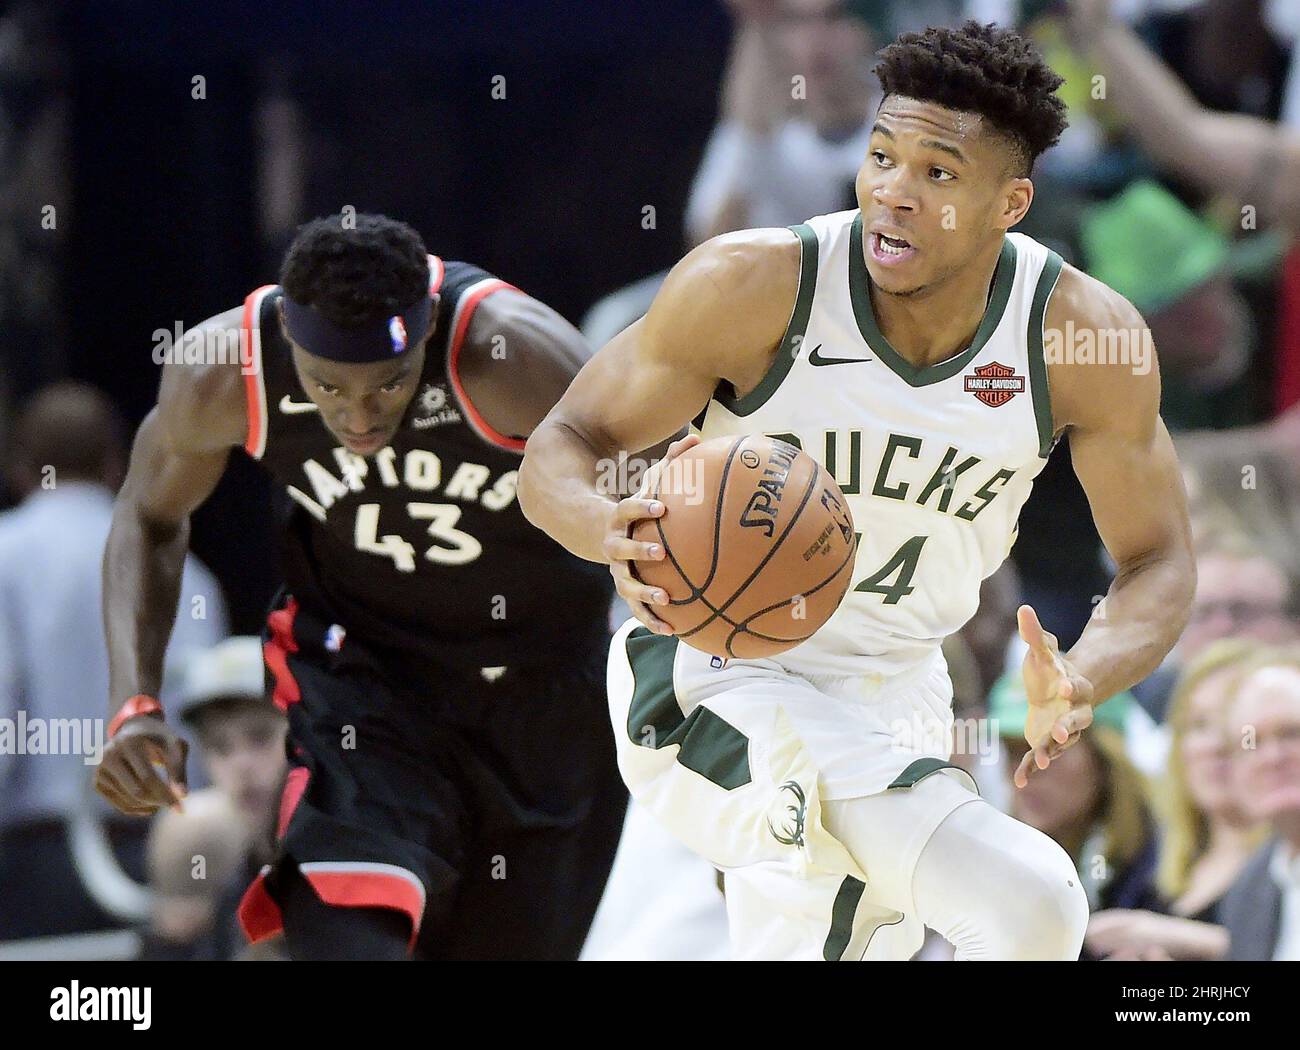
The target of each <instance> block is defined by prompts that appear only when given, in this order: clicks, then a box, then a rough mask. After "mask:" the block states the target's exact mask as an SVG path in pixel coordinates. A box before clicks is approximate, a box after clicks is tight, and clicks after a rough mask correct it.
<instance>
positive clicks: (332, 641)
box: [325, 623, 348, 653]
mask: <svg viewBox="0 0 1300 1050" xmlns="http://www.w3.org/2000/svg"><path fill="white" fill-rule="evenodd" d="M347 633H348V632H347V631H345V630H344V629H343V627H341V626H340V625H339V624H337V623H332V624H330V626H329V630H328V631H326V632H325V648H326V649H328V650H329V651H330V652H332V653H337V652H338V651H339V650H340V649H342V648H343V639H344V638H345V637H346V636H347Z"/></svg>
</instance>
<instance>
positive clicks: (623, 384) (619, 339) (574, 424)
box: [519, 230, 799, 631]
mask: <svg viewBox="0 0 1300 1050" xmlns="http://www.w3.org/2000/svg"><path fill="white" fill-rule="evenodd" d="M798 280H799V241H798V239H797V238H796V237H795V236H794V234H793V233H791V232H790V231H788V230H747V231H744V232H742V233H736V234H728V235H727V236H724V237H719V238H716V239H714V240H712V241H708V242H706V243H705V244H702V245H701V246H700V247H698V248H696V249H695V250H694V251H692V252H691V253H690V254H689V255H687V256H686V257H685V258H684V259H683V260H682V261H681V262H679V263H678V264H677V265H676V266H675V267H674V268H673V270H672V272H671V273H669V275H668V277H667V279H666V280H665V281H664V285H663V287H662V288H661V289H660V291H659V294H658V296H656V298H655V301H654V303H653V304H652V305H651V307H650V310H649V312H648V313H647V314H646V316H645V317H643V318H642V319H641V320H639V321H637V322H636V323H635V324H633V325H632V326H631V327H629V328H627V329H625V330H624V331H623V332H621V333H619V334H618V335H617V336H615V337H614V339H613V340H611V341H610V343H609V344H608V345H607V346H605V347H604V348H603V349H602V350H601V351H600V352H599V353H597V354H596V355H595V356H594V357H593V358H592V359H591V360H590V361H589V362H587V364H586V365H585V366H584V367H583V369H582V371H581V372H579V373H578V376H577V378H576V379H575V380H574V381H573V384H572V385H571V386H570V387H569V388H568V390H567V391H566V392H565V394H564V396H563V397H562V398H561V399H560V401H559V403H558V404H557V405H556V406H555V408H554V409H553V410H552V411H551V412H550V413H549V414H548V415H547V417H546V419H545V420H543V422H542V423H541V425H540V426H538V428H537V429H536V430H535V431H534V432H533V435H532V437H531V438H530V439H529V441H528V446H527V449H526V450H525V454H524V460H523V464H522V467H521V470H520V474H519V500H520V506H521V507H522V509H523V511H524V513H525V514H526V515H527V516H528V519H529V520H530V521H531V522H532V523H533V524H534V525H537V526H538V527H539V528H541V529H542V530H543V531H545V532H547V533H549V534H550V535H551V536H552V537H553V538H554V539H556V540H557V541H559V542H560V543H561V544H563V545H564V546H565V547H567V548H568V549H569V550H570V551H572V552H573V553H574V554H577V555H578V556H580V557H582V558H586V559H587V560H589V561H599V562H607V563H610V564H611V571H613V573H614V578H615V582H616V585H617V586H618V589H619V593H620V594H622V595H623V597H624V598H626V599H627V600H628V601H629V604H631V605H632V609H633V612H634V613H635V614H636V615H637V616H638V617H640V618H642V620H643V622H645V623H647V625H648V626H652V627H654V629H656V630H661V631H662V630H666V629H667V625H666V624H663V623H662V622H661V621H659V620H658V619H657V618H655V617H653V616H652V615H651V614H650V613H649V611H648V610H647V609H646V608H645V604H646V603H648V602H651V601H654V600H656V599H657V598H666V596H664V595H662V592H656V591H654V589H653V588H649V587H644V586H642V585H641V584H640V583H638V582H637V581H636V580H635V578H633V577H632V576H631V575H630V573H629V571H628V569H627V561H628V560H629V559H652V558H655V557H662V556H663V553H662V551H659V552H657V553H651V552H650V550H649V548H650V546H651V545H649V544H645V543H638V542H635V541H633V540H631V539H628V538H627V531H628V528H629V526H630V525H631V524H632V523H633V522H635V521H636V520H638V519H640V518H647V517H656V516H658V515H659V514H661V513H662V505H658V508H657V509H653V508H652V507H651V502H652V501H649V500H638V499H626V500H623V501H621V502H620V501H618V500H617V494H616V493H611V492H606V491H602V488H601V486H600V485H599V484H598V479H599V477H600V476H601V475H602V474H603V475H604V476H608V474H609V473H611V472H609V471H604V472H602V471H600V465H601V464H602V462H603V463H604V464H606V465H609V464H614V463H616V462H617V460H618V456H619V454H620V452H621V453H624V454H632V453H634V452H635V451H636V450H638V449H644V448H648V447H650V446H652V445H655V444H656V443H658V442H661V441H663V440H664V439H665V438H667V437H669V436H671V435H672V434H675V433H677V432H678V431H680V430H681V429H682V428H683V427H685V426H686V425H687V424H688V423H689V422H690V421H691V420H692V419H693V418H694V417H695V416H696V415H697V414H698V413H699V411H700V409H701V408H703V407H704V405H705V404H706V403H707V402H708V400H709V397H710V396H711V395H712V393H713V391H714V389H715V387H716V386H717V384H718V382H719V380H722V379H725V380H727V381H729V382H730V383H731V384H732V385H733V386H734V387H736V389H737V391H738V392H741V393H744V392H747V391H748V390H751V389H752V388H753V387H754V386H756V385H757V384H758V381H759V379H761V377H762V375H763V373H764V372H765V371H766V370H767V367H768V365H769V364H770V362H771V359H772V355H773V353H774V352H775V348H776V346H777V344H778V343H779V342H780V339H781V336H782V334H783V333H784V331H785V327H786V324H787V323H788V321H789V319H790V313H791V311H792V309H793V306H794V301H795V295H796V292H797V289H798ZM693 440H694V439H693V438H688V439H686V440H685V441H684V442H678V443H676V445H675V447H674V450H675V451H680V450H681V449H682V448H684V447H688V444H689V443H690V442H692V441H693ZM655 625H658V626H655Z"/></svg>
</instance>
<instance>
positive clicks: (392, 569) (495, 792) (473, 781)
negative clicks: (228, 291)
mask: <svg viewBox="0 0 1300 1050" xmlns="http://www.w3.org/2000/svg"><path fill="white" fill-rule="evenodd" d="M241 336H242V337H243V340H244V341H243V342H242V343H241V342H240V338H241ZM214 337H215V338H214ZM186 338H187V340H190V341H192V342H193V345H195V346H206V347H213V348H216V349H220V348H222V347H223V346H224V347H234V346H239V347H240V348H241V349H242V350H244V351H247V354H246V357H245V362H244V364H242V365H241V362H240V360H239V359H238V355H236V354H233V353H232V354H230V355H229V357H230V360H229V361H228V362H227V363H220V362H217V363H208V364H204V365H201V366H200V365H185V364H172V363H168V364H167V365H166V367H165V369H164V373H163V379H162V387H161V391H160V394H159V398H158V405H157V407H156V408H155V409H154V410H153V411H152V412H151V413H150V414H149V416H148V417H147V418H146V420H145V421H144V423H143V424H142V425H141V428H140V431H139V433H138V434H137V436H136V440H135V447H134V450H133V453H132V457H131V466H130V472H129V474H128V477H127V480H126V484H125V486H124V487H123V489H122V492H121V496H120V498H119V500H118V503H117V508H116V513H115V517H114V521H113V528H112V533H111V535H110V537H109V540H108V545H107V549H106V553H105V559H104V582H105V602H104V614H105V616H104V618H105V625H106V630H107V633H108V642H109V649H110V654H111V680H112V700H111V703H112V709H113V715H114V717H113V721H112V729H113V730H114V735H113V739H112V742H111V744H110V745H109V746H108V748H107V750H106V753H105V757H104V761H103V764H102V765H101V766H100V768H99V771H98V775H97V785H98V788H99V790H100V791H101V792H102V793H103V794H104V795H105V796H106V797H108V798H109V799H110V800H111V801H112V802H114V803H115V804H117V805H118V806H119V807H120V808H121V809H123V810H124V811H125V812H128V813H148V812H151V811H153V810H154V809H156V808H157V807H158V806H160V805H167V804H171V803H174V802H175V800H176V799H178V798H179V797H180V796H181V795H183V793H184V757H185V756H184V749H183V747H182V745H181V744H180V743H179V741H178V740H177V738H176V737H175V736H174V735H173V733H172V731H171V729H170V728H169V727H168V726H167V724H166V723H165V722H164V721H163V715H162V711H161V710H160V708H159V705H158V702H157V700H156V699H155V697H156V696H157V694H158V689H159V678H160V674H161V671H162V666H161V656H162V652H163V646H164V643H165V641H166V639H167V636H168V633H169V632H170V630H171V625H172V620H173V617H174V615H175V612H176V603H177V595H178V590H177V588H178V583H179V573H180V566H181V558H182V555H183V554H184V552H185V548H186V544H187V539H188V534H189V527H188V522H189V516H190V514H191V513H192V512H193V511H194V510H195V508H197V507H198V506H199V505H200V504H201V503H202V502H203V501H204V500H205V499H206V498H207V497H208V495H209V494H210V493H211V492H212V490H213V488H214V486H215V485H216V484H217V481H218V479H219V478H220V477H221V474H222V471H223V470H224V469H225V466H226V461H227V459H228V457H229V455H230V451H231V449H232V448H242V449H243V451H244V452H245V453H246V454H247V455H249V456H251V457H253V458H254V459H256V460H258V461H260V462H261V464H262V465H263V466H264V467H265V468H266V469H267V470H268V471H269V472H270V474H271V476H272V478H273V479H274V481H275V482H276V483H277V486H278V487H280V488H282V489H283V490H284V491H285V492H287V494H288V497H289V499H286V500H285V503H286V505H287V507H288V508H289V509H290V513H288V515H287V517H286V520H285V523H284V531H283V539H284V549H285V564H284V570H285V578H286V586H285V588H284V591H283V593H282V594H281V596H280V597H279V598H278V600H277V602H276V604H275V608H274V611H273V612H272V613H271V614H270V617H269V621H268V622H269V630H268V632H267V634H266V638H265V646H264V652H265V656H266V662H267V665H268V666H269V668H270V670H271V672H272V673H273V676H274V679H275V686H274V688H275V693H274V696H275V700H276V702H277V703H278V704H280V705H281V706H282V707H284V708H285V709H287V712H288V719H289V734H288V743H287V750H288V757H289V763H290V771H289V773H288V780H287V784H286V787H285V790H284V796H283V799H282V800H281V803H280V809H279V812H280V825H279V826H280V842H279V849H278V854H277V858H276V861H275V863H274V864H273V865H271V866H269V867H268V868H267V869H265V870H264V871H263V873H262V875H261V876H260V877H259V878H258V879H257V881H256V882H255V883H254V884H253V885H252V886H251V887H250V889H249V891H248V893H247V894H246V896H245V898H244V901H243V904H242V905H241V920H242V922H243V924H244V927H245V930H246V932H247V933H248V935H249V936H250V938H251V939H252V940H254V941H257V940H260V939H263V938H265V937H268V936H270V935H271V934H273V933H275V932H276V931H278V930H280V929H281V928H283V930H284V933H285V936H286V939H287V947H288V950H289V953H290V954H291V955H292V956H293V957H294V958H297V959H317V958H365V959H390V958H403V957H406V956H407V954H408V949H409V948H411V947H412V946H413V945H415V944H416V943H417V941H418V954H421V955H424V956H429V957H437V958H484V957H505V958H576V957H577V954H578V951H579V949H580V948H581V945H582V942H583V939H584V937H585V935H586V931H587V927H588V925H589V923H590V920H591V917H592V915H593V913H594V911H595V908H596V904H597V902H598V900H599V897H600V891H601V886H602V884H603V882H604V878H605V875H606V874H607V872H608V870H609V865H610V863H611V861H612V858H613V853H614V849H615V847H616V844H617V839H618V835H619V829H620V826H621V823H622V817H623V810H624V807H625V799H626V793H625V792H624V791H623V789H622V785H621V784H620V783H619V781H618V771H617V765H616V763H615V759H614V753H613V747H612V745H611V743H610V741H609V729H608V725H607V724H606V721H605V718H606V715H605V707H604V688H603V686H604V669H605V653H606V650H607V647H608V620H607V617H608V608H609V599H610V597H611V591H612V588H611V586H610V581H609V579H608V576H607V574H606V572H605V571H604V570H603V569H602V568H600V567H599V566H593V565H589V564H587V563H584V562H582V561H580V560H579V559H577V558H574V557H572V556H571V555H570V554H568V553H567V552H566V551H564V550H563V549H561V548H560V547H559V546H558V545H557V544H555V543H553V542H552V541H551V540H550V539H549V538H548V537H546V536H544V535H543V534H542V533H540V532H538V531H537V530H536V529H534V528H533V527H532V526H531V525H529V523H528V522H527V521H526V520H525V519H524V517H523V515H522V514H521V513H520V510H519V508H518V506H517V503H516V499H515V485H516V477H517V469H518V466H519V455H520V452H521V451H522V449H523V447H524V440H525V438H526V436H527V435H528V434H529V433H531V431H532V429H533V427H534V426H535V425H536V424H537V423H538V421H539V420H540V419H541V418H542V417H543V416H544V415H545V414H546V413H547V412H548V411H549V410H550V408H551V407H552V405H553V404H554V403H555V401H556V400H557V398H558V397H559V395H560V393H561V392H562V391H563V390H564V388H565V387H566V386H567V384H568V383H569V381H570V380H571V379H572V377H573V375H574V374H575V373H576V371H577V369H578V368H579V367H580V365H581V364H582V362H583V361H584V360H586V358H587V357H588V356H589V352H588V351H587V350H585V348H584V343H583V341H582V338H581V336H580V335H579V334H578V333H577V331H576V330H574V329H573V328H572V327H570V325H569V324H568V323H567V322H565V321H564V320H563V319H562V318H560V317H559V316H558V315H557V314H556V313H554V312H553V311H552V310H550V309H549V308H548V307H546V306H544V305H542V304H541V303H539V302H537V301H536V300H534V299H532V298H530V297H528V296H527V295H524V294H523V293H522V292H520V291H518V290H517V289H515V288H513V287H511V286H510V285H508V284H506V283H505V282H504V281H501V280H498V279H496V278H494V277H491V276H490V275H488V274H487V273H485V272H484V271H482V270H480V269H479V268H477V267H475V266H471V265H469V264H468V263H464V262H450V261H448V262H444V261H443V260H441V259H439V258H437V257H435V256H432V255H429V254H427V253H426V251H425V248H424V245H423V244H422V242H421V240H420V237H419V235H418V234H417V233H416V232H415V231H414V230H412V229H411V228H410V227H408V226H406V225H404V224H402V223H400V222H395V221H393V220H391V219H387V218H384V217H383V216H378V215H359V216H355V223H349V224H346V225H345V223H344V221H343V217H342V216H334V217H332V218H328V219H318V220H316V221H315V222H312V223H309V224H307V225H306V226H304V227H303V228H302V229H301V230H300V231H299V233H298V235H297V237H296V239H295V240H294V242H293V244H292V245H291V246H290V248H289V250H288V252H287V254H286V256H285V259H284V263H283V267H282V270H281V274H280V284H279V285H266V286H264V287H262V288H259V289H257V290H256V291H255V292H253V293H252V294H251V295H249V296H248V298H247V299H246V301H245V302H244V304H243V306H242V307H237V308H235V309H233V310H228V311H226V312H225V313H221V314H218V315H217V316H215V317H213V318H210V319H209V320H207V321H205V322H203V324H201V325H200V326H199V327H198V329H197V333H196V334H192V335H190V336H187V337H186ZM188 345H189V344H187V346H188ZM177 356H179V355H177ZM187 359H193V355H190V354H189V351H188V349H187ZM249 539H250V542H259V541H260V540H259V538H257V537H250V538H249ZM557 749H558V750H557ZM158 760H161V761H162V762H163V764H164V765H165V767H166V772H167V778H166V779H164V778H162V777H160V776H157V775H155V772H154V769H153V768H151V762H157V761H158Z"/></svg>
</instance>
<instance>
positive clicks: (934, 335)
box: [870, 239, 1002, 368]
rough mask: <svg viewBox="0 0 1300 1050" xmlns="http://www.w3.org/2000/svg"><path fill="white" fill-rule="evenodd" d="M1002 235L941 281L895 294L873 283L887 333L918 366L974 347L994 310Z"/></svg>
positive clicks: (875, 301) (876, 307) (880, 322)
mask: <svg viewBox="0 0 1300 1050" xmlns="http://www.w3.org/2000/svg"><path fill="white" fill-rule="evenodd" d="M1001 251H1002V243H1001V240H1000V239H999V240H998V241H995V242H994V243H992V244H991V245H990V246H989V247H988V249H987V250H985V251H984V252H982V253H981V254H980V255H979V256H977V257H976V259H975V261H973V262H972V263H970V264H969V265H967V266H964V267H962V268H961V270H959V271H958V272H957V273H955V274H953V275H952V276H951V277H949V278H948V279H947V280H945V281H943V282H942V283H941V284H937V285H935V286H933V287H931V288H926V289H922V290H921V291H919V292H916V293H915V294H912V295H890V294H888V293H887V292H882V291H881V290H880V289H879V288H878V287H876V285H875V284H872V285H871V288H870V293H871V308H872V310H873V311H874V312H875V315H876V324H877V325H878V326H879V327H880V332H881V334H882V335H883V336H884V337H885V338H886V339H887V340H889V345H890V346H892V347H893V348H894V349H895V350H896V351H897V352H898V353H899V354H900V355H901V356H902V357H903V358H904V359H905V360H906V361H907V363H908V364H910V365H912V366H913V367H914V368H928V367H930V366H931V365H936V364H939V363H940V362H941V361H946V360H948V358H950V357H954V356H956V355H957V354H959V353H961V352H962V351H963V350H965V349H966V347H968V346H970V343H971V340H972V339H974V338H975V332H976V330H977V329H978V328H979V325H980V321H981V320H983V318H984V313H985V311H986V310H987V309H988V302H989V295H990V292H991V289H992V287H993V274H994V271H995V270H996V269H997V266H998V258H999V256H1000V254H1001Z"/></svg>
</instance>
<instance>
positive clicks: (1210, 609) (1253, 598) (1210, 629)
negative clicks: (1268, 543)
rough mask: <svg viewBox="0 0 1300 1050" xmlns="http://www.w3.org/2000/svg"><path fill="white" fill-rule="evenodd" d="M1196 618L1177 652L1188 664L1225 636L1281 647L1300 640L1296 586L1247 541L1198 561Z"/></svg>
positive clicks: (1226, 544)
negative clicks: (1294, 587) (1294, 588)
mask: <svg viewBox="0 0 1300 1050" xmlns="http://www.w3.org/2000/svg"><path fill="white" fill-rule="evenodd" d="M1196 574H1197V581H1196V597H1195V599H1194V600H1193V602H1192V615H1191V619H1190V620H1189V621H1188V623H1187V629H1186V630H1185V631H1184V632H1183V636H1182V638H1180V639H1179V641H1178V646H1177V648H1176V649H1175V650H1174V652H1175V655H1176V656H1177V657H1178V659H1179V660H1180V661H1182V662H1183V663H1186V662H1188V661H1190V660H1192V659H1194V658H1195V657H1196V656H1198V655H1199V654H1200V653H1201V652H1203V651H1204V650H1205V648H1206V647H1207V646H1208V645H1209V644H1210V643H1211V642H1215V641H1218V640H1219V639H1221V638H1229V637H1233V638H1250V639H1253V640H1255V641H1258V642H1265V643H1268V644H1273V645H1279V644H1286V643H1289V642H1292V641H1297V640H1300V621H1297V619H1296V616H1295V598H1294V595H1293V593H1292V589H1293V588H1292V585H1291V583H1290V581H1289V580H1288V579H1287V577H1286V573H1285V572H1284V571H1283V570H1282V567H1281V566H1280V565H1278V564H1277V563H1276V562H1274V561H1273V560H1272V559H1271V558H1269V557H1267V556H1266V555H1264V554H1261V553H1259V552H1257V551H1255V550H1254V549H1253V548H1252V547H1251V546H1250V545H1249V543H1248V542H1247V541H1244V540H1243V539H1241V538H1238V539H1237V540H1236V541H1233V540H1231V539H1229V540H1227V541H1225V542H1221V543H1220V544H1218V545H1216V546H1213V547H1210V548H1209V549H1207V550H1204V551H1202V552H1200V553H1199V554H1198V555H1197V559H1196Z"/></svg>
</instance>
